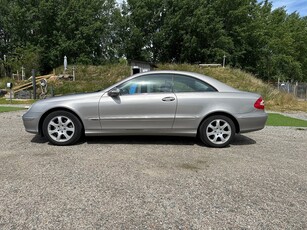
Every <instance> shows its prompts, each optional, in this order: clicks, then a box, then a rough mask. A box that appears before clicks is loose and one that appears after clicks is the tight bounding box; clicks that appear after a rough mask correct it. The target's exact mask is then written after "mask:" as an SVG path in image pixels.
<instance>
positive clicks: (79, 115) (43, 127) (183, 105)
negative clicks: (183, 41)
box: [22, 71, 267, 147]
mask: <svg viewBox="0 0 307 230" xmlns="http://www.w3.org/2000/svg"><path fill="white" fill-rule="evenodd" d="M22 119H23V123H24V126H25V129H26V131H27V132H30V133H35V134H41V135H43V136H45V137H46V138H47V139H48V140H49V142H51V143H52V144H55V145H70V144H74V143H76V142H77V141H78V140H79V139H80V137H81V136H82V135H83V134H85V135H86V136H110V135H161V136H162V135H171V136H192V137H196V136H198V137H199V138H200V140H201V141H202V142H203V143H204V144H205V145H207V146H210V147H225V146H228V145H229V144H230V143H231V141H232V140H233V138H234V136H235V134H236V133H244V132H251V131H255V130H260V129H262V128H263V127H264V125H265V122H266V120H267V114H266V112H265V111H264V101H263V99H262V98H261V96H260V95H258V94H254V93H248V92H242V91H239V90H236V89H234V88H232V87H230V86H228V85H225V84H224V83H222V82H219V81H217V80H215V79H213V78H210V77H208V76H204V75H201V74H198V73H191V72H181V71H152V72H146V73H141V74H137V75H133V76H131V77H129V78H126V79H125V80H123V81H121V82H119V83H116V84H115V85H113V86H111V87H109V88H107V89H105V90H102V91H99V92H94V93H86V94H77V95H68V96H61V97H54V98H49V99H45V100H41V101H38V102H36V103H34V104H33V105H32V106H31V108H29V110H28V111H27V112H26V113H25V114H24V115H23V117H22Z"/></svg>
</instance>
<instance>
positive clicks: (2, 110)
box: [0, 106, 25, 113]
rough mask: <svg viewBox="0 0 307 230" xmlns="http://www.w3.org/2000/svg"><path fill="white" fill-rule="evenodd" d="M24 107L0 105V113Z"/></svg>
mask: <svg viewBox="0 0 307 230" xmlns="http://www.w3.org/2000/svg"><path fill="white" fill-rule="evenodd" d="M24 109H25V108H20V107H9V106H0V113H3V112H11V111H17V110H24Z"/></svg>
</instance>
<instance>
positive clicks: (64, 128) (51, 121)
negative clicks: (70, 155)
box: [43, 111, 82, 145]
mask: <svg viewBox="0 0 307 230" xmlns="http://www.w3.org/2000/svg"><path fill="white" fill-rule="evenodd" d="M43 133H44V136H45V137H46V138H47V139H48V140H49V141H50V142H51V143H52V144H55V145H71V144H74V143H76V142H77V141H78V140H79V139H80V137H81V135H82V124H81V122H80V120H79V119H78V118H77V117H76V116H75V115H74V114H72V113H70V112H67V111H55V112H52V113H50V114H49V115H48V116H47V117H46V118H45V120H44V122H43Z"/></svg>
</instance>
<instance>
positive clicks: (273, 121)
mask: <svg viewBox="0 0 307 230" xmlns="http://www.w3.org/2000/svg"><path fill="white" fill-rule="evenodd" d="M266 125H267V126H293V127H307V121H305V120H301V119H296V118H292V117H288V116H284V115H281V114H277V113H269V117H268V120H267V123H266Z"/></svg>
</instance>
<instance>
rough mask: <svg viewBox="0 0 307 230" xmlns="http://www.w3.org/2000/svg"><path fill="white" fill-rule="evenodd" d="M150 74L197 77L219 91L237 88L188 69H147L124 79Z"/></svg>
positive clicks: (231, 90) (233, 90) (235, 90)
mask: <svg viewBox="0 0 307 230" xmlns="http://www.w3.org/2000/svg"><path fill="white" fill-rule="evenodd" d="M151 74H174V75H185V76H190V77H194V78H197V79H199V80H201V81H204V82H206V83H208V84H209V85H211V86H213V87H214V88H216V89H217V90H218V91H219V92H237V91H238V90H237V89H234V88H232V87H231V86H229V85H226V84H225V83H223V82H220V81H218V80H216V79H214V78H212V77H209V76H206V75H203V74H200V73H195V72H188V71H176V70H158V71H148V72H144V73H139V74H135V75H132V76H131V77H129V78H127V79H125V80H124V81H126V80H130V79H133V78H137V77H140V76H146V75H151Z"/></svg>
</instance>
